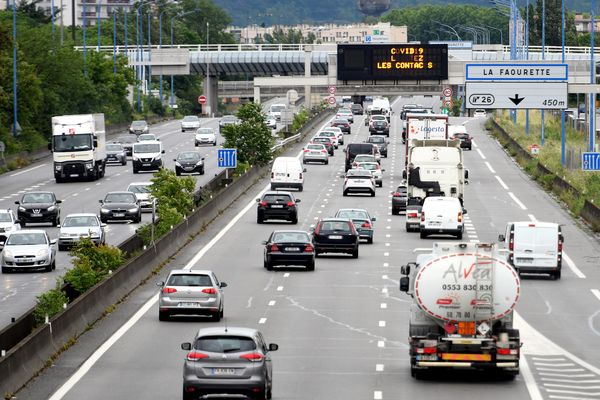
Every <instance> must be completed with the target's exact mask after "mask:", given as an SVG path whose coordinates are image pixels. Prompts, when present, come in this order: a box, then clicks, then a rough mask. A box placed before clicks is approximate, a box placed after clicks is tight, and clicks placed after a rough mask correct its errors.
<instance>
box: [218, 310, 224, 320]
mask: <svg viewBox="0 0 600 400" xmlns="http://www.w3.org/2000/svg"><path fill="white" fill-rule="evenodd" d="M224 314H225V310H224V309H222V308H221V311H219V318H223V315H224Z"/></svg>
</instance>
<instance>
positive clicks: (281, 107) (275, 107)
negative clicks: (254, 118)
mask: <svg viewBox="0 0 600 400" xmlns="http://www.w3.org/2000/svg"><path fill="white" fill-rule="evenodd" d="M283 110H285V106H284V105H283V104H275V105H272V106H271V109H270V111H271V112H281V111H283Z"/></svg>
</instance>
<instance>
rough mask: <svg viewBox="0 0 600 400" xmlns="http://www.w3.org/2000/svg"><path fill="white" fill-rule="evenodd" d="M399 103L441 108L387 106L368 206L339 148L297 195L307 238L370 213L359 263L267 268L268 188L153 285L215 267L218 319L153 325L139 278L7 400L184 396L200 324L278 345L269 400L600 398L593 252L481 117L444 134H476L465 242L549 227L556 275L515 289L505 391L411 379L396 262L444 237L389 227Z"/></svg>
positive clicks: (499, 385)
mask: <svg viewBox="0 0 600 400" xmlns="http://www.w3.org/2000/svg"><path fill="white" fill-rule="evenodd" d="M434 101H435V102H434ZM403 102H407V103H408V102H410V103H414V102H419V103H423V104H427V103H428V102H429V103H430V104H435V105H437V104H438V103H439V99H435V100H433V99H428V98H421V97H417V98H411V99H399V100H398V101H397V102H395V104H394V107H395V109H396V114H395V116H394V117H393V120H392V130H391V137H390V142H391V143H390V147H389V150H388V151H389V158H387V159H386V158H384V159H382V166H383V168H385V170H386V171H385V173H384V185H383V188H378V189H377V193H376V196H375V197H373V198H371V197H365V196H348V197H342V193H341V187H342V179H341V178H340V174H342V173H343V171H344V163H343V160H344V159H343V155H344V154H343V152H342V151H341V149H340V150H338V151H337V152H336V155H335V156H334V157H333V158H332V160H331V161H330V164H329V165H309V166H308V167H307V168H308V171H307V173H306V180H305V186H304V191H303V192H302V193H298V194H297V197H299V198H301V199H302V203H301V204H300V211H299V224H298V225H297V227H298V228H302V229H306V230H308V229H309V228H310V225H312V224H314V223H315V221H316V220H318V219H319V218H320V217H324V216H331V215H333V214H334V213H335V211H336V210H337V209H338V208H343V207H357V208H366V209H368V210H369V212H370V213H371V214H372V215H374V216H376V217H377V222H375V240H374V243H373V244H372V245H367V244H361V250H360V256H359V258H358V259H351V258H349V257H346V256H324V257H320V258H318V259H317V263H316V270H315V271H314V272H307V271H304V270H297V269H293V268H288V269H283V270H276V271H273V272H268V271H266V270H265V269H264V268H263V267H262V251H263V250H262V246H261V244H260V242H261V240H265V239H266V238H267V236H268V235H269V233H270V232H271V231H272V230H274V229H278V228H282V227H283V228H285V227H288V225H285V224H282V223H275V222H273V223H265V224H261V225H258V224H257V223H256V215H255V213H256V208H255V207H256V203H255V201H254V199H255V198H256V197H258V196H259V195H260V193H261V192H262V191H264V190H267V188H268V181H262V182H260V183H259V184H258V185H257V186H256V187H255V190H254V191H251V192H252V193H248V194H247V195H246V196H245V197H244V198H242V199H240V200H239V201H238V202H237V203H236V204H235V205H234V206H233V207H232V208H231V209H230V210H228V211H227V212H226V213H225V214H224V215H223V216H222V217H221V218H219V219H218V220H217V221H215V223H214V224H212V225H211V226H210V227H209V228H208V229H207V230H206V232H205V233H204V234H203V235H201V236H199V237H198V238H197V239H196V240H195V241H194V242H193V243H191V244H190V245H189V246H188V247H187V248H186V249H185V250H184V251H183V252H182V253H181V254H180V256H179V257H178V258H177V259H175V260H174V261H173V262H172V263H171V264H170V265H168V266H166V267H165V270H163V271H162V272H161V274H160V276H158V277H156V281H159V280H162V279H163V278H164V276H166V275H167V269H171V268H182V267H185V268H193V269H212V270H214V271H215V273H216V274H217V276H218V277H219V278H220V279H221V280H222V281H225V282H227V283H228V284H229V286H228V287H227V288H226V289H225V295H226V299H225V318H224V319H223V320H222V321H221V322H219V323H213V322H208V321H205V320H203V319H201V318H197V319H196V318H185V319H181V320H173V321H169V322H159V320H158V309H157V304H156V301H157V288H156V286H154V282H153V281H152V282H149V283H148V284H147V285H146V286H144V287H142V288H140V289H139V290H138V291H137V292H136V293H135V294H134V295H132V296H131V298H130V299H129V300H128V301H126V302H125V303H124V304H123V305H121V306H120V307H119V308H118V309H117V310H116V311H115V312H114V313H113V314H112V315H110V316H108V317H107V318H105V319H104V320H103V321H101V322H100V323H99V324H98V325H97V326H96V327H95V328H94V329H93V330H92V331H90V332H88V333H86V334H85V335H83V336H82V337H81V338H80V339H79V342H78V343H77V344H75V345H74V346H72V347H71V348H70V349H69V350H67V351H66V352H65V353H64V354H63V355H62V356H61V357H60V358H59V359H58V360H56V363H55V365H53V366H52V367H51V368H49V369H48V370H47V371H46V372H44V373H43V374H42V375H41V376H39V377H38V378H36V380H35V381H33V382H32V383H30V384H29V385H28V387H26V388H25V389H23V390H22V391H21V392H20V393H18V394H17V396H18V397H19V398H24V399H47V398H49V399H51V400H59V399H68V400H71V399H73V400H74V399H81V398H85V399H106V398H110V399H130V398H144V399H179V398H181V391H182V365H183V358H184V356H185V352H184V351H182V350H180V343H181V342H186V341H190V340H191V339H192V337H193V335H194V332H195V330H197V329H198V328H200V327H206V326H222V327H223V328H225V327H226V326H247V327H254V328H258V329H260V330H261V331H262V332H263V334H264V336H265V338H266V340H267V341H268V342H274V343H278V344H279V346H280V348H279V351H277V352H276V353H273V354H272V358H273V366H274V389H273V397H274V398H275V399H286V400H289V399H298V400H299V399H303V400H304V399H314V400H321V399H322V400H331V399H336V400H337V399H356V400H368V399H375V400H377V399H398V398H409V399H410V398H420V399H439V398H453V399H454V398H465V397H468V398H485V399H503V400H504V399H506V398H514V399H527V398H531V399H534V400H538V399H598V398H600V394H599V392H600V390H599V389H598V387H600V383H599V382H600V362H599V361H598V360H600V346H598V343H599V341H600V317H599V314H600V312H599V310H600V291H599V289H600V283H599V282H600V272H599V271H598V268H597V265H598V259H597V255H598V254H600V245H599V244H598V242H597V241H596V240H594V239H593V237H591V235H590V234H589V233H588V232H587V231H586V230H585V229H582V228H581V227H579V226H578V224H577V223H576V222H574V221H573V220H572V219H571V218H570V216H569V215H568V213H567V212H566V211H565V210H564V209H563V208H562V207H561V206H560V205H558V204H557V203H556V201H555V200H554V199H552V198H551V197H550V196H549V195H547V194H546V193H544V192H543V191H542V190H540V188H539V187H538V186H537V185H536V184H535V183H534V182H532V181H531V180H530V179H529V178H528V177H527V176H526V175H525V174H524V173H523V172H522V171H521V170H520V169H519V168H518V166H517V165H515V164H514V163H513V162H512V161H511V159H510V158H509V157H508V156H507V155H506V154H505V153H504V152H503V151H502V148H501V146H499V144H498V143H497V142H496V141H495V140H494V139H493V138H491V137H489V136H488V135H487V134H486V132H485V130H484V121H483V120H482V119H464V118H451V123H463V122H465V123H466V126H467V130H468V132H469V133H470V134H471V135H472V136H473V137H474V145H473V150H472V151H470V152H469V151H467V152H465V157H464V158H465V163H466V166H467V168H469V170H470V184H469V185H468V187H467V188H466V194H465V207H466V208H467V210H468V214H467V215H466V229H467V231H466V235H465V237H464V239H465V240H468V241H481V242H486V241H495V240H496V238H497V235H498V233H501V232H502V231H503V229H504V225H505V224H506V222H507V221H509V220H535V219H539V220H547V221H553V222H559V223H561V224H563V232H564V235H565V250H566V254H567V257H565V261H566V262H565V264H564V267H563V277H562V279H561V280H559V281H553V280H550V279H548V278H544V277H529V278H524V279H523V284H522V297H521V301H520V303H519V305H518V306H517V315H516V317H515V319H516V321H515V322H516V325H517V327H518V328H519V329H520V330H521V339H522V341H523V347H522V351H523V355H524V356H523V357H522V365H521V370H522V374H521V375H519V376H518V377H517V379H516V380H515V381H512V382H510V381H502V380H498V381H497V380H494V379H490V377H489V376H485V375H479V374H470V373H463V374H445V375H443V376H438V377H436V378H433V379H430V380H426V381H416V380H414V379H413V378H411V377H410V368H409V360H408V351H407V337H408V315H409V305H410V303H411V301H410V299H409V298H408V297H407V296H406V295H404V294H403V293H400V292H399V291H398V278H399V275H400V271H399V266H400V265H402V264H405V263H406V262H408V261H414V259H415V254H414V253H413V249H415V248H420V247H428V246H431V243H432V242H434V241H435V240H448V239H440V238H437V239H436V238H433V237H432V238H429V239H419V235H418V234H414V233H407V232H406V231H405V229H404V216H403V215H399V216H392V215H391V209H390V202H391V198H390V190H393V189H394V188H395V187H396V186H397V185H398V184H399V182H400V180H401V176H402V168H403V166H404V158H403V157H404V150H403V146H402V145H401V141H400V131H399V128H400V126H401V124H400V121H399V119H398V118H397V116H398V115H399V107H400V106H401V105H402V103H403ZM367 135H368V133H367V130H366V127H364V124H363V119H362V117H358V118H356V122H355V123H354V126H353V130H352V134H351V135H350V136H349V137H348V136H347V137H346V143H353V142H362V141H364V140H365V139H366V137H367ZM300 149H301V148H300V147H299V148H296V149H294V150H293V153H294V155H297V154H299V151H300ZM290 154H292V153H290ZM90 355H91V357H90Z"/></svg>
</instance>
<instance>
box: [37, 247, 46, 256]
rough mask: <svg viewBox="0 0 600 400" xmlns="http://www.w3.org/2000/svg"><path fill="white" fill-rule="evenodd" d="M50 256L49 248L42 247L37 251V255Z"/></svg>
mask: <svg viewBox="0 0 600 400" xmlns="http://www.w3.org/2000/svg"><path fill="white" fill-rule="evenodd" d="M47 256H48V249H42V250H40V251H38V252H37V254H36V257H47Z"/></svg>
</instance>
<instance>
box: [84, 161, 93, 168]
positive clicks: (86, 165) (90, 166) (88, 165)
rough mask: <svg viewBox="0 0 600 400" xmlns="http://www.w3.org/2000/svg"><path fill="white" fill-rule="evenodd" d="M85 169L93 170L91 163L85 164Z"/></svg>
mask: <svg viewBox="0 0 600 400" xmlns="http://www.w3.org/2000/svg"><path fill="white" fill-rule="evenodd" d="M85 167H86V168H87V169H92V168H93V165H92V163H91V162H90V163H85Z"/></svg>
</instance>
